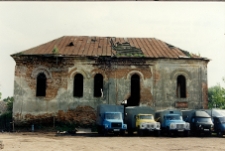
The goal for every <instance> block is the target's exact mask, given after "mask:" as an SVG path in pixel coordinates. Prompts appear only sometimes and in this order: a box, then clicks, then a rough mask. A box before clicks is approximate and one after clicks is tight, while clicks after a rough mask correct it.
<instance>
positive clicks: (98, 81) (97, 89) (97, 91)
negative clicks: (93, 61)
mask: <svg viewBox="0 0 225 151" xmlns="http://www.w3.org/2000/svg"><path fill="white" fill-rule="evenodd" d="M101 96H103V76H102V75H101V74H96V75H95V77H94V97H101Z"/></svg>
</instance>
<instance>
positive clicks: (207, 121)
mask: <svg viewBox="0 0 225 151" xmlns="http://www.w3.org/2000/svg"><path fill="white" fill-rule="evenodd" d="M196 122H206V123H211V122H212V120H211V118H210V117H197V118H196Z"/></svg>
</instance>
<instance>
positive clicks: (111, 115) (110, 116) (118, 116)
mask: <svg viewBox="0 0 225 151" xmlns="http://www.w3.org/2000/svg"><path fill="white" fill-rule="evenodd" d="M105 119H117V120H120V119H122V117H121V114H120V113H105Z"/></svg>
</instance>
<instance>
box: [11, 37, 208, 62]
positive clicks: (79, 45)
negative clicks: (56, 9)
mask: <svg viewBox="0 0 225 151" xmlns="http://www.w3.org/2000/svg"><path fill="white" fill-rule="evenodd" d="M125 45H128V46H130V47H132V49H129V48H128V49H127V46H125ZM119 46H121V47H119ZM54 50H55V53H57V54H58V55H62V56H113V55H116V56H118V57H120V56H123V57H124V54H125V57H138V56H139V57H140V56H142V57H143V56H144V57H146V58H196V59H206V58H202V57H200V56H197V55H194V54H191V53H189V52H187V51H184V50H182V49H180V48H177V47H175V46H172V45H170V44H167V43H165V42H163V41H161V40H158V39H155V38H118V37H88V36H64V37H61V38H58V39H55V40H53V41H50V42H47V43H45V44H42V45H40V46H37V47H34V48H31V49H28V50H25V51H22V52H20V53H17V54H13V55H18V54H19V55H53V54H54V53H53V51H54ZM133 50H134V52H131V51H133ZM119 53H121V54H119ZM135 53H137V55H135ZM126 54H130V55H126ZM13 55H12V56H13ZM206 60H208V59H206Z"/></svg>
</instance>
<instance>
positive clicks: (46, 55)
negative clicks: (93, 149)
mask: <svg viewBox="0 0 225 151" xmlns="http://www.w3.org/2000/svg"><path fill="white" fill-rule="evenodd" d="M11 56H12V57H13V59H14V60H15V62H16V68H15V83H14V98H15V102H14V106H13V117H14V119H15V122H16V123H23V122H27V121H33V122H38V121H40V120H47V119H48V120H50V121H51V120H53V121H55V120H56V121H62V122H70V123H71V122H77V123H81V124H90V123H94V122H95V118H96V115H95V110H96V106H97V105H98V104H101V103H105V104H121V102H122V101H123V100H127V106H151V107H154V108H155V109H164V108H207V63H208V62H209V60H208V59H207V58H203V57H200V56H198V55H194V54H192V53H189V52H187V51H184V50H182V49H180V48H177V47H175V46H172V45H170V44H167V43H165V42H163V41H161V40H158V39H155V38H117V37H116V38H115V37H81V36H64V37H61V38H58V39H55V40H53V41H50V42H48V43H45V44H42V45H40V46H37V47H34V48H31V49H28V50H25V51H22V52H19V53H16V54H13V55H11Z"/></svg>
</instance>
